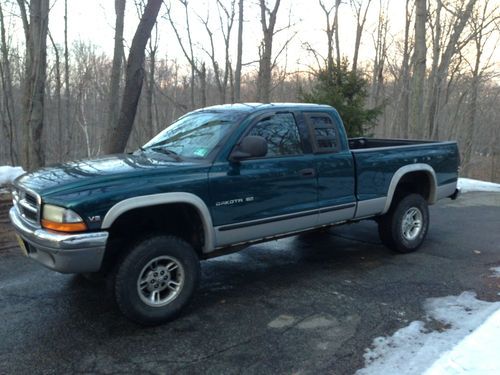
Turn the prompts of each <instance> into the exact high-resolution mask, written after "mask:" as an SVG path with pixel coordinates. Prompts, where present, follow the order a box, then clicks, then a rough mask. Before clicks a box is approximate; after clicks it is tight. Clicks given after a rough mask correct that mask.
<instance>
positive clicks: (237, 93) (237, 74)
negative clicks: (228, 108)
mask: <svg viewBox="0 0 500 375" xmlns="http://www.w3.org/2000/svg"><path fill="white" fill-rule="evenodd" d="M238 7H239V12H238V47H237V52H236V70H235V71H234V101H235V102H236V103H239V102H240V101H241V61H242V56H243V0H240V1H239V2H238Z"/></svg>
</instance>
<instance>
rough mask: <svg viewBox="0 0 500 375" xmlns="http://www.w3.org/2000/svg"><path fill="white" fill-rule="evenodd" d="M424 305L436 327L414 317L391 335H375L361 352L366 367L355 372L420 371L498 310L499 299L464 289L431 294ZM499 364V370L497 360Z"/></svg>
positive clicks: (365, 374) (499, 334)
mask: <svg viewBox="0 0 500 375" xmlns="http://www.w3.org/2000/svg"><path fill="white" fill-rule="evenodd" d="M424 308H425V310H426V312H427V322H431V321H434V324H436V323H437V324H439V326H440V328H439V330H435V331H431V330H429V329H428V328H426V323H424V322H422V321H415V322H412V323H410V324H409V325H408V326H407V327H404V328H402V329H400V330H399V331H397V332H396V333H394V334H393V335H392V336H390V337H378V338H376V339H375V340H374V341H373V344H372V348H370V349H367V350H366V352H365V354H364V358H365V366H366V367H365V368H363V369H361V370H358V371H357V373H356V374H357V375H371V374H400V375H405V374H422V373H424V372H425V370H427V369H428V368H429V366H431V365H432V364H433V363H434V361H436V360H438V359H439V358H440V357H441V355H442V354H443V353H445V352H447V351H449V350H451V349H452V348H453V347H454V346H455V345H456V344H457V343H458V342H460V341H461V340H462V339H463V338H464V337H466V336H467V335H469V334H470V332H472V331H474V330H475V329H476V328H478V327H479V326H481V325H482V324H483V322H484V321H485V320H486V319H487V318H488V317H489V316H490V315H492V314H493V313H495V311H497V310H500V302H485V301H481V300H478V299H476V295H475V293H472V292H464V293H462V294H460V295H459V296H448V297H443V298H430V299H428V300H427V301H426V302H425V304H424ZM492 335H493V336H496V338H497V343H496V344H495V345H492V346H493V347H496V348H497V349H498V347H500V332H496V334H495V333H492ZM479 350H480V349H479ZM492 358H498V356H494V357H492ZM498 367H499V370H500V364H499V366H498ZM429 371H430V370H429ZM497 373H500V372H497ZM432 374H435V373H434V372H433V373H432Z"/></svg>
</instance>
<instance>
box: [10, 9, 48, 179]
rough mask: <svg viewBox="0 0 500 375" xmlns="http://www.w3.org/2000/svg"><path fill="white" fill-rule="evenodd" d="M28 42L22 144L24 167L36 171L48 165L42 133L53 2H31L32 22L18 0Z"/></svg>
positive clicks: (30, 16) (30, 14)
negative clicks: (48, 34) (48, 37)
mask: <svg viewBox="0 0 500 375" xmlns="http://www.w3.org/2000/svg"><path fill="white" fill-rule="evenodd" d="M18 4H19V9H20V11H21V19H22V22H23V28H24V34H25V39H26V60H25V77H24V92H23V114H24V118H23V125H24V126H23V128H24V135H25V137H24V142H23V145H22V155H23V166H24V167H26V168H27V169H36V168H39V167H41V166H43V165H44V162H45V160H44V150H43V147H42V132H43V125H44V116H43V115H44V113H43V112H44V99H45V78H46V67H47V32H48V24H49V0H31V2H30V4H29V20H28V13H27V12H26V7H25V3H24V0H18Z"/></svg>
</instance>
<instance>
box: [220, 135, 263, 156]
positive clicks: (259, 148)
mask: <svg viewBox="0 0 500 375" xmlns="http://www.w3.org/2000/svg"><path fill="white" fill-rule="evenodd" d="M266 154H267V141H266V139H265V138H264V137H260V136H258V135H248V136H246V137H245V138H243V139H242V141H241V142H240V144H239V145H238V146H237V147H236V149H235V150H234V151H233V152H232V153H231V155H230V156H229V160H231V161H239V160H242V159H247V158H259V157H262V156H266Z"/></svg>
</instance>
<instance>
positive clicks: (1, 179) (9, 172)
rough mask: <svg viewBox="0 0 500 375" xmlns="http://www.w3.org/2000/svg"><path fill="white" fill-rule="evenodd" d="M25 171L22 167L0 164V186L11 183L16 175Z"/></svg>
mask: <svg viewBox="0 0 500 375" xmlns="http://www.w3.org/2000/svg"><path fill="white" fill-rule="evenodd" d="M23 173H26V172H25V171H24V169H23V168H22V167H11V166H8V165H4V166H0V187H1V186H2V185H8V184H11V183H12V181H14V180H15V179H16V177H18V176H20V175H22V174H23Z"/></svg>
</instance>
